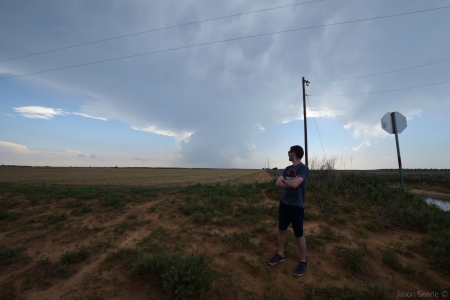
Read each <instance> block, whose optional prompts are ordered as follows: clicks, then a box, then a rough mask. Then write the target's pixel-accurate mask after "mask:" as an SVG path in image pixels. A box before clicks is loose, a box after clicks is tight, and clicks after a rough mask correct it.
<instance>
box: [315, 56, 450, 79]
mask: <svg viewBox="0 0 450 300" xmlns="http://www.w3.org/2000/svg"><path fill="white" fill-rule="evenodd" d="M449 60H450V58H446V59H442V60H438V61H434V62H430V63H426V64H422V65H417V66H413V67H408V68H404V69H398V70H393V71H387V72H382V73H374V74H369V75H362V76H357V77H348V78H341V79H331V80H318V81H311V82H312V83H318V82H331V81H341V80H349V79H357V78H364V77H371V76H377V75H383V74H389V73H395V72H400V71H405V70H410V69H414V68H420V67H424V66H429V65H432V64H437V63H441V62H444V61H449Z"/></svg>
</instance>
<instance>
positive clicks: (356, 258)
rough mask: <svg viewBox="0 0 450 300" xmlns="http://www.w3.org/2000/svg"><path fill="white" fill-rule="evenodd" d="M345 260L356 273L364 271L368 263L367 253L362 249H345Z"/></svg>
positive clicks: (348, 266)
mask: <svg viewBox="0 0 450 300" xmlns="http://www.w3.org/2000/svg"><path fill="white" fill-rule="evenodd" d="M343 262H344V265H345V267H346V268H347V269H348V270H349V271H350V272H352V273H354V274H358V273H361V272H362V271H364V270H365V268H366V266H367V264H368V261H367V258H366V254H365V253H364V251H362V250H361V249H350V250H344V256H343Z"/></svg>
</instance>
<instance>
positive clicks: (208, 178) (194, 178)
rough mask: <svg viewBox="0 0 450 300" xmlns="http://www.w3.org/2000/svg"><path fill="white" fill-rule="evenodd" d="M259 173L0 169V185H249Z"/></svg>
mask: <svg viewBox="0 0 450 300" xmlns="http://www.w3.org/2000/svg"><path fill="white" fill-rule="evenodd" d="M261 174H262V173H261V172H260V171H259V170H243V169H156V168H37V167H33V168H31V167H0V182H8V183H13V184H28V185H43V184H45V185H83V186H86V185H90V186H94V185H95V186H153V187H155V186H166V187H168V186H178V185H179V186H186V185H189V184H197V183H216V182H217V181H220V182H223V183H227V182H230V183H238V182H241V181H242V180H244V181H246V182H248V181H252V180H255V179H256V180H260V178H257V177H258V176H261ZM255 176H256V177H255ZM263 177H266V176H264V175H263ZM266 179H267V177H266Z"/></svg>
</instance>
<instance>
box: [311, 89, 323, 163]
mask: <svg viewBox="0 0 450 300" xmlns="http://www.w3.org/2000/svg"><path fill="white" fill-rule="evenodd" d="M306 99H307V100H308V105H309V111H310V112H311V114H312V112H313V111H312V108H311V103H310V102H309V95H307V97H306ZM312 118H313V120H314V124H315V125H316V130H317V134H318V135H319V140H320V144H321V145H322V150H323V155H324V157H325V159H326V158H327V154H326V152H325V148H324V147H323V143H322V138H321V137H320V132H319V127H317V123H316V118H314V115H313V116H312Z"/></svg>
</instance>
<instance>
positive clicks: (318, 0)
mask: <svg viewBox="0 0 450 300" xmlns="http://www.w3.org/2000/svg"><path fill="white" fill-rule="evenodd" d="M321 1H324V0H314V1H308V2H301V3H295V4H290V5H284V6H277V7H271V8H265V9H260V10H254V11H249V12H244V13H239V14H234V15H228V16H223V17H217V18H212V19H206V20H200V21H194V22H189V23H184V24H180V25H173V26H167V27H162V28H156V29H151V30H146V31H141V32H136V33H130V34H125V35H120V36H116V37H112V38H107V39H102V40H97V41H92V42H87V43H83V44H77V45H73V46H67V47H62V48H58V49H53V50H47V51H42V52H37V53H33V54H27V55H22V56H16V57H11V58H7V59H2V60H0V62H2V61H8V60H14V59H19V58H24V57H30V56H35V55H40V54H45V53H50V52H56V51H61V50H66V49H70V48H76V47H81V46H86V45H91V44H96V43H101V42H106V41H110V40H116V39H121V38H124V37H129V36H134V35H140V34H145V33H150V32H155V31H161V30H166V29H170V28H177V27H182V26H187V25H193V24H198V23H203V22H210V21H215V20H220V19H225V18H231V17H237V16H242V15H248V14H253V13H258V12H263V11H269V10H275V9H280V8H286V7H292V6H298V5H303V4H310V3H314V2H321Z"/></svg>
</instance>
